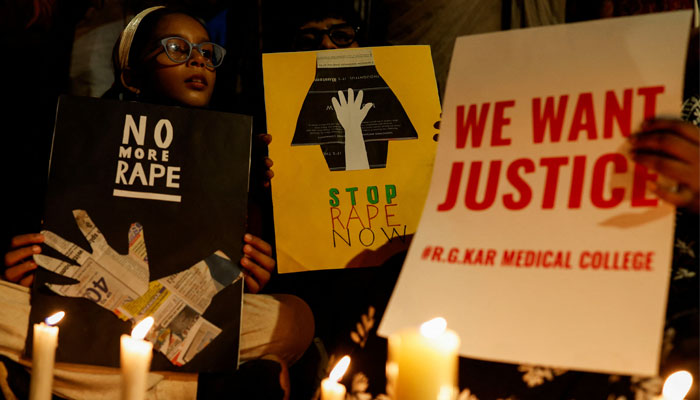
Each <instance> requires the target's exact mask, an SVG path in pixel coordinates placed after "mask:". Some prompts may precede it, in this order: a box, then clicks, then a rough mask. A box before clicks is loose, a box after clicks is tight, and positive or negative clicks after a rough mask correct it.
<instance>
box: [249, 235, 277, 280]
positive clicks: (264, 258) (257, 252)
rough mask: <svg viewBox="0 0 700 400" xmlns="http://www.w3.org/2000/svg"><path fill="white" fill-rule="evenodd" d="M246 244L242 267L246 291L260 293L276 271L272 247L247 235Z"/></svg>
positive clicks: (257, 238) (255, 237) (253, 236)
mask: <svg viewBox="0 0 700 400" xmlns="http://www.w3.org/2000/svg"><path fill="white" fill-rule="evenodd" d="M243 240H244V241H245V242H246V244H245V245H244V246H243V253H244V255H243V258H241V266H242V267H243V268H244V270H245V271H244V272H243V274H244V275H245V285H246V290H247V291H248V292H250V293H258V292H259V291H260V290H262V288H263V287H265V285H267V282H269V281H270V277H271V276H272V272H273V271H274V269H275V264H276V263H275V260H274V259H273V258H272V246H270V244H269V243H267V242H266V241H264V240H262V239H260V238H259V237H257V236H255V235H251V234H250V233H246V234H245V235H244V236H243Z"/></svg>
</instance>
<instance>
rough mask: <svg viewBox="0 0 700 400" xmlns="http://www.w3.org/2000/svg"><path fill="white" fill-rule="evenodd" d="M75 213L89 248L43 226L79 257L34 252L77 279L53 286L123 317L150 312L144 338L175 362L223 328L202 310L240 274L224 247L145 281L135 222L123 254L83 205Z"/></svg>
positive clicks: (63, 249) (59, 246)
mask: <svg viewBox="0 0 700 400" xmlns="http://www.w3.org/2000/svg"><path fill="white" fill-rule="evenodd" d="M73 216H74V218H75V222H76V224H77V225H78V228H79V229H80V231H81V232H82V234H83V236H85V238H86V239H87V241H88V243H89V244H90V247H91V248H92V252H88V251H86V250H84V249H82V248H80V247H79V246H78V245H76V244H74V243H71V242H69V241H67V240H65V239H63V238H62V237H60V236H58V235H56V234H55V233H53V232H51V231H47V230H45V231H42V234H43V235H44V237H45V243H46V244H47V245H48V246H50V247H51V248H53V249H55V250H56V251H58V252H59V253H61V254H63V255H65V256H66V257H68V258H70V259H71V260H73V261H75V262H76V263H77V265H76V264H71V263H68V262H64V261H61V260H59V259H56V258H52V257H49V256H46V255H42V254H37V255H34V260H35V261H36V263H37V264H38V265H40V266H41V267H43V268H46V269H48V270H50V271H53V272H55V273H58V274H60V275H63V276H65V277H68V278H72V279H74V280H77V281H78V283H75V284H67V285H62V284H47V286H48V287H49V288H50V289H51V290H53V291H54V292H56V293H58V294H60V295H62V296H67V297H80V298H86V299H89V300H92V301H94V302H95V303H97V304H98V305H100V306H102V307H104V308H106V309H108V310H110V311H112V312H113V313H115V314H116V315H117V316H118V317H119V318H121V319H123V320H133V321H136V320H140V319H142V318H145V317H147V316H153V317H154V319H155V324H154V328H153V329H152V330H151V331H150V333H149V335H148V337H147V338H146V339H148V340H149V341H151V342H153V343H154V347H155V348H156V350H158V351H160V352H161V353H163V354H164V355H165V356H166V357H167V358H168V359H169V360H170V361H171V362H172V363H173V364H175V365H184V364H185V363H186V362H188V361H189V360H191V359H192V358H193V357H194V356H195V355H196V354H197V353H198V352H199V351H200V350H202V349H203V348H204V347H205V346H206V345H207V344H209V343H210V342H211V341H212V340H213V339H214V338H215V337H216V336H217V335H218V334H219V333H220V332H221V329H219V328H218V327H217V326H215V325H214V324H212V323H210V322H209V321H207V320H206V319H204V318H202V314H204V312H205V311H206V309H207V307H209V304H210V303H211V300H212V298H213V297H214V295H216V294H217V293H218V292H219V291H220V290H221V289H223V288H224V287H226V286H227V285H229V284H231V283H233V282H234V281H235V280H237V279H241V273H240V269H239V268H238V267H236V265H235V264H234V263H233V262H231V260H230V259H229V258H228V257H227V256H226V255H225V254H224V253H222V252H221V251H217V252H215V253H214V254H212V255H210V256H209V257H207V258H205V259H204V260H201V261H200V262H198V263H196V264H195V265H193V266H191V267H190V268H188V269H187V270H184V271H182V272H179V273H177V274H174V275H170V276H167V277H164V278H161V279H158V280H155V281H151V282H149V268H148V255H147V254H148V253H147V251H146V243H145V238H144V231H143V227H142V226H141V225H140V224H139V223H133V224H132V225H131V227H130V229H129V232H128V240H129V251H128V254H127V255H121V254H119V253H117V252H116V251H115V250H114V249H113V248H112V247H111V246H110V245H109V244H108V243H107V241H106V239H105V237H104V236H103V235H102V233H101V232H100V230H99V229H98V228H97V226H96V225H95V224H94V223H93V221H92V219H90V217H89V215H88V214H87V212H86V211H85V210H74V211H73Z"/></svg>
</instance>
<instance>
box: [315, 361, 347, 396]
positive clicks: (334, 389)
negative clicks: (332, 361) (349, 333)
mask: <svg viewBox="0 0 700 400" xmlns="http://www.w3.org/2000/svg"><path fill="white" fill-rule="evenodd" d="M349 365H350V357H348V356H345V357H343V358H341V359H340V361H338V363H337V364H336V365H335V367H333V370H332V371H331V373H330V375H329V376H328V378H326V379H324V380H323V381H322V382H321V400H345V386H343V385H341V384H340V383H339V381H340V379H341V378H342V377H343V375H344V374H345V371H347V369H348V366H349Z"/></svg>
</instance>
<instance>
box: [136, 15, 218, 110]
mask: <svg viewBox="0 0 700 400" xmlns="http://www.w3.org/2000/svg"><path fill="white" fill-rule="evenodd" d="M172 36H178V37H181V38H183V39H186V40H188V41H189V42H190V43H192V44H198V43H202V42H208V41H209V35H208V34H207V31H206V30H205V29H204V27H203V26H202V25H201V24H200V23H199V22H197V20H195V19H193V18H192V17H190V16H187V15H184V14H170V15H165V16H163V17H162V18H161V19H160V21H158V24H157V25H156V29H155V32H154V35H153V40H152V44H151V47H150V48H151V49H153V50H151V51H148V52H147V53H146V56H145V60H144V65H145V70H146V73H145V82H144V85H143V86H144V92H145V93H144V94H147V95H150V96H153V97H154V98H156V99H159V100H166V101H167V102H175V103H178V104H181V105H186V106H192V107H205V106H207V105H208V104H209V100H210V99H211V95H212V92H213V91H214V84H215V83H216V69H214V68H210V67H207V66H206V65H205V59H204V57H202V54H200V53H199V51H198V50H197V49H194V48H193V49H192V53H191V55H190V59H189V60H187V61H185V62H183V63H176V62H173V61H171V60H170V59H169V58H168V56H167V54H166V53H165V49H164V48H163V46H162V45H161V43H160V40H161V39H163V38H167V37H172Z"/></svg>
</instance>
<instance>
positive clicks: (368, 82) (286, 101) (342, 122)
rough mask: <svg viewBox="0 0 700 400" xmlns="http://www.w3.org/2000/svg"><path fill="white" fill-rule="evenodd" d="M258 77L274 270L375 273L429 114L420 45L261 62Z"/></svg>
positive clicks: (429, 158)
mask: <svg viewBox="0 0 700 400" xmlns="http://www.w3.org/2000/svg"><path fill="white" fill-rule="evenodd" d="M408 65H410V69H409V68H407V66H408ZM263 72H264V76H265V104H266V111H267V118H268V123H267V128H268V133H270V134H271V135H272V136H273V138H274V140H273V141H272V143H271V144H270V157H271V158H272V159H273V160H274V162H275V179H274V181H273V182H272V199H273V204H274V214H275V239H276V245H277V261H278V270H279V271H280V272H282V273H284V272H299V271H308V270H318V269H335V268H349V267H358V266H375V265H380V264H381V263H382V262H383V261H384V260H386V259H387V258H388V257H390V256H391V255H393V254H395V253H396V252H398V251H399V250H402V249H405V248H406V246H407V245H408V243H409V241H410V237H411V236H412V234H413V233H414V232H415V229H416V227H417V222H418V218H419V215H420V212H421V210H422V207H423V201H424V200H425V195H426V193H427V182H428V178H429V176H430V171H431V169H432V162H433V157H434V151H435V148H436V142H435V139H434V136H435V134H436V133H437V131H436V129H435V127H434V125H435V123H436V122H437V121H438V120H439V118H440V104H439V99H438V95H437V87H436V84H435V74H434V71H433V66H432V61H431V58H430V49H429V48H428V47H427V46H396V47H382V48H361V49H342V50H328V51H319V52H298V53H277V54H265V55H264V56H263Z"/></svg>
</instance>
